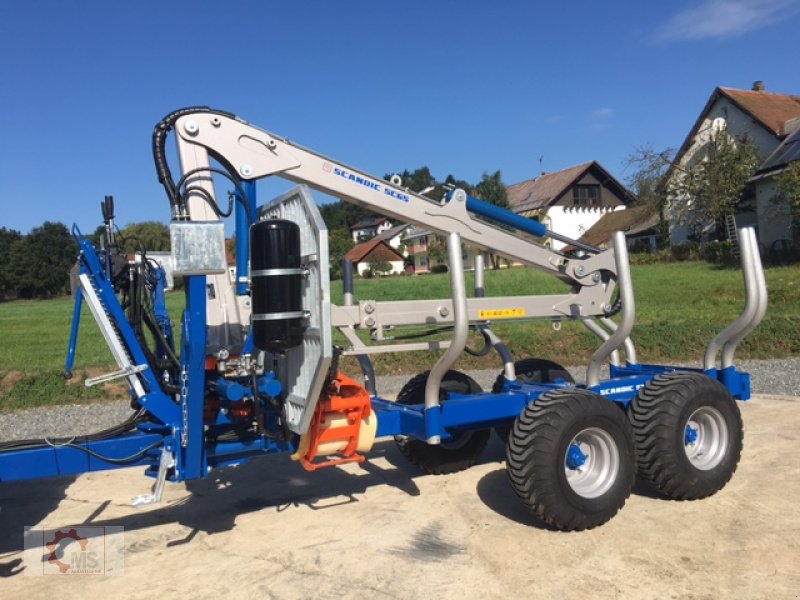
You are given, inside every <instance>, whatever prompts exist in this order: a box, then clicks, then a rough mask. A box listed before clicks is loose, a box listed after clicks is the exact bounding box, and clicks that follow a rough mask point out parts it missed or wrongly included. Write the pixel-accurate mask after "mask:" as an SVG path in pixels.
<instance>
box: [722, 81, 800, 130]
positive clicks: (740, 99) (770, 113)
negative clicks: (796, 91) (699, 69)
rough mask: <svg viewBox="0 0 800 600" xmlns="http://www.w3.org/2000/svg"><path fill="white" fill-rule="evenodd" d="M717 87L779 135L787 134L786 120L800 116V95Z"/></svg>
mask: <svg viewBox="0 0 800 600" xmlns="http://www.w3.org/2000/svg"><path fill="white" fill-rule="evenodd" d="M717 89H718V90H719V91H720V93H722V94H724V95H725V96H727V97H728V98H730V99H731V101H732V102H733V103H734V104H736V105H737V106H738V107H739V108H741V109H742V110H743V111H744V112H746V113H748V114H749V115H750V116H752V117H753V118H754V119H756V120H757V121H758V122H759V123H761V124H762V125H763V126H764V127H766V128H767V129H769V130H770V131H772V132H773V133H774V134H775V135H777V136H779V137H782V136H784V135H785V134H786V131H784V128H783V126H784V123H786V121H788V120H790V119H794V118H796V117H800V96H793V95H790V94H773V93H771V92H764V91H760V92H758V91H752V90H736V89H733V88H725V87H720V88H717Z"/></svg>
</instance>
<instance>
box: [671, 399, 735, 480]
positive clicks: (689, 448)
mask: <svg viewBox="0 0 800 600" xmlns="http://www.w3.org/2000/svg"><path fill="white" fill-rule="evenodd" d="M729 436H730V434H729V432H728V425H727V423H726V422H725V418H724V417H723V416H722V413H721V412H720V411H718V410H717V409H716V408H713V407H711V406H703V407H701V408H698V409H697V410H696V411H694V412H693V413H692V414H691V415H690V416H689V419H688V421H687V422H686V427H685V428H684V434H683V450H684V452H686V457H687V458H688V459H689V462H690V463H692V465H693V466H694V467H695V468H697V469H700V470H701V471H709V470H711V469H713V468H714V467H716V466H718V465H719V464H720V463H721V462H722V460H723V459H724V458H725V455H726V453H727V451H728V442H729Z"/></svg>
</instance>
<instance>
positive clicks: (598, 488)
mask: <svg viewBox="0 0 800 600" xmlns="http://www.w3.org/2000/svg"><path fill="white" fill-rule="evenodd" d="M619 469H620V456H619V450H618V448H617V445H616V444H615V443H614V439H613V438H612V437H611V435H610V434H609V433H608V432H607V431H604V430H602V429H599V428H597V427H588V428H586V429H584V430H582V431H581V432H579V433H578V435H576V436H575V437H574V438H573V439H572V441H571V442H570V444H569V446H567V451H566V454H565V456H564V473H565V474H566V476H567V483H568V484H569V486H570V487H571V488H572V490H573V491H574V492H575V493H576V494H578V495H579V496H583V497H584V498H597V497H599V496H602V495H603V494H605V493H606V492H607V491H608V490H609V489H611V487H612V486H613V485H614V482H615V481H616V480H617V476H618V474H619Z"/></svg>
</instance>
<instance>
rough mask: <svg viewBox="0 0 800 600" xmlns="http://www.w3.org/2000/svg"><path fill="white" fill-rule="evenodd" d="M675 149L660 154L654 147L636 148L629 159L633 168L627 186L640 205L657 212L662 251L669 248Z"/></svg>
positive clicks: (629, 165) (628, 161)
mask: <svg viewBox="0 0 800 600" xmlns="http://www.w3.org/2000/svg"><path fill="white" fill-rule="evenodd" d="M674 158H675V150H674V149H673V148H667V149H665V150H662V151H660V152H657V151H656V150H654V149H653V148H652V146H644V147H641V148H637V149H636V150H634V151H633V153H631V155H630V156H629V157H628V160H627V166H628V167H629V168H632V169H634V171H633V173H632V174H631V175H630V176H629V177H628V179H627V181H626V183H627V184H628V187H629V188H630V189H631V191H632V192H633V193H634V194H635V195H636V205H637V206H649V207H651V208H652V210H653V212H655V211H658V225H657V226H656V229H657V231H658V238H659V240H658V244H659V247H661V248H666V247H667V246H669V223H668V221H667V207H668V203H669V195H668V193H667V183H668V181H669V179H668V176H669V173H670V168H671V167H673V166H674V165H673V159H674Z"/></svg>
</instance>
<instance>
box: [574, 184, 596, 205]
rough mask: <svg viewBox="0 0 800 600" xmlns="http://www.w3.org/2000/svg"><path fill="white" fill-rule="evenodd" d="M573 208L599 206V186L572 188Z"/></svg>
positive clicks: (577, 186)
mask: <svg viewBox="0 0 800 600" xmlns="http://www.w3.org/2000/svg"><path fill="white" fill-rule="evenodd" d="M572 204H573V205H574V206H600V186H599V185H576V186H575V187H574V188H572Z"/></svg>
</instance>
